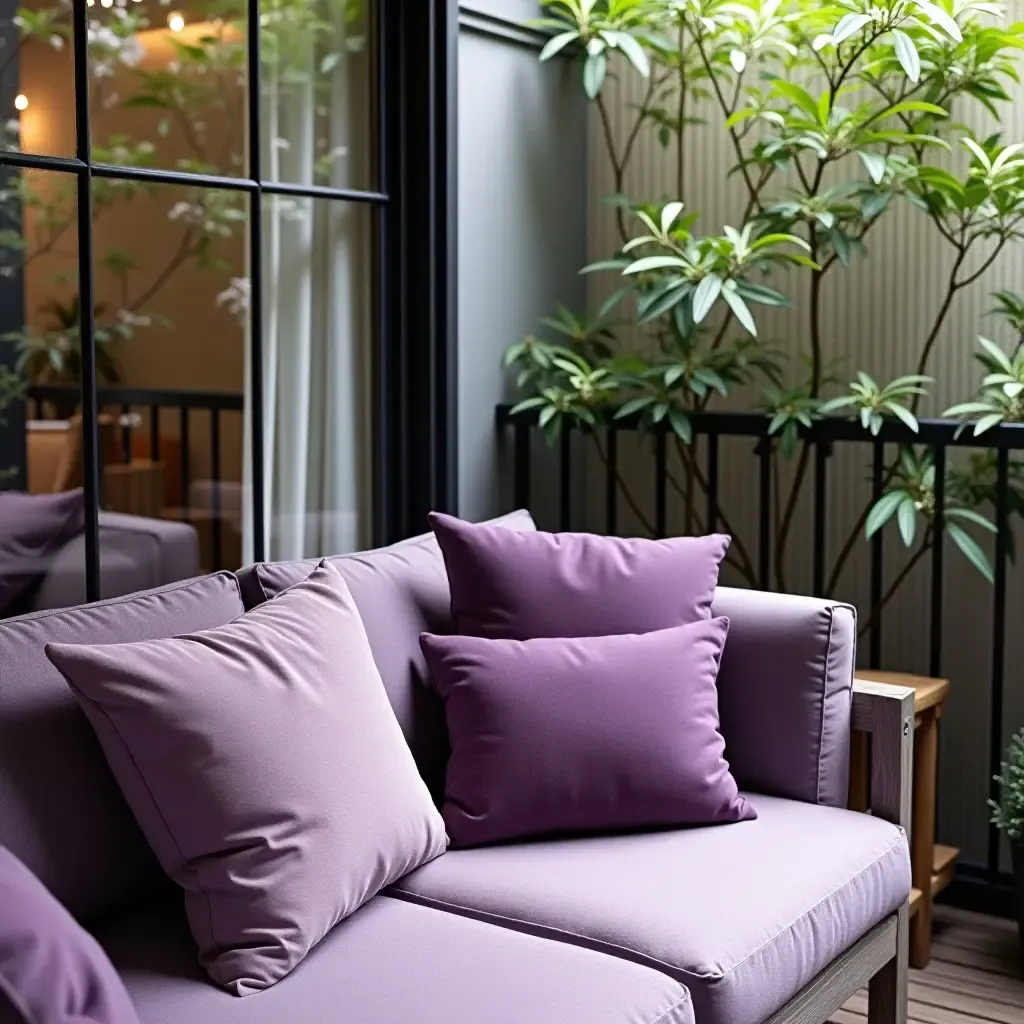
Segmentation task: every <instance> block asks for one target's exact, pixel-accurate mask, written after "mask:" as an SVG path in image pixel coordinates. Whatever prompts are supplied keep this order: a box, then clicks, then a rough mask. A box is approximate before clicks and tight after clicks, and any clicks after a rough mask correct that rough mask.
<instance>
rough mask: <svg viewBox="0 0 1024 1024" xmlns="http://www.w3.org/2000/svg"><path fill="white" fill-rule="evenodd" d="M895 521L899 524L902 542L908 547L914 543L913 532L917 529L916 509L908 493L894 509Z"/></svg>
mask: <svg viewBox="0 0 1024 1024" xmlns="http://www.w3.org/2000/svg"><path fill="white" fill-rule="evenodd" d="M896 522H897V524H898V525H899V528H900V536H901V537H902V538H903V543H904V544H905V545H906V546H907V547H908V548H909V547H910V545H911V544H913V543H914V533H915V531H916V529H917V509H916V507H915V506H914V500H913V498H911V497H910V495H909V494H908V495H907V496H906V500H905V501H903V502H901V503H900V505H899V506H898V507H897V509H896Z"/></svg>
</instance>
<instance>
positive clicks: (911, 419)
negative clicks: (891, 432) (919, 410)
mask: <svg viewBox="0 0 1024 1024" xmlns="http://www.w3.org/2000/svg"><path fill="white" fill-rule="evenodd" d="M885 407H886V409H888V410H889V412H891V413H892V414H893V415H894V416H896V417H897V418H898V419H900V420H902V421H903V422H904V423H905V424H906V425H907V427H909V428H910V429H911V430H912V431H913V432H914V433H915V434H916V433H917V417H916V416H915V415H914V414H913V413H912V412H911V411H910V410H909V409H907V408H906V407H905V406H902V405H900V404H899V402H886V403H885Z"/></svg>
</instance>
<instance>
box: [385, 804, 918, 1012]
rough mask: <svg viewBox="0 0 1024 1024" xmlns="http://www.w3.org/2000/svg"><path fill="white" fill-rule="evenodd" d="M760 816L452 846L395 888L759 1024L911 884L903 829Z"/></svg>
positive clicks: (787, 809)
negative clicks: (601, 958) (608, 958)
mask: <svg viewBox="0 0 1024 1024" xmlns="http://www.w3.org/2000/svg"><path fill="white" fill-rule="evenodd" d="M749 799H750V800H751V802H752V803H753V804H754V806H755V808H756V809H757V815H758V816H757V820H756V821H744V822H741V823H739V824H737V825H732V826H730V827H729V828H692V829H682V830H674V831H663V832H650V833H644V834H637V835H628V836H622V835H620V836H610V837H595V838H581V839H562V840H557V841H554V840H552V841H548V842H532V843H520V844H510V845H505V846H489V847H480V848H478V849H473V850H455V851H450V852H449V853H448V854H446V855H445V856H444V857H441V858H439V859H438V860H437V861H435V862H434V863H433V864H428V865H427V866H426V867H424V868H421V869H420V870H419V871H415V872H413V873H412V874H411V875H409V876H408V877H406V878H403V879H402V880H401V882H399V883H398V884H397V885H396V886H395V887H394V888H393V889H392V890H391V891H392V892H396V893H401V894H403V895H404V896H405V897H406V898H408V899H410V900H414V901H419V902H421V903H424V904H429V905H432V906H436V907H443V908H445V909H448V910H453V911H456V912H458V913H464V914H468V915H470V916H475V917H479V918H483V919H486V920H488V921H492V922H498V923H502V924H505V925H506V926H507V927H510V928H520V929H526V930H529V931H531V932H533V933H536V934H540V935H547V936H549V937H551V938H553V939H557V940H559V941H562V942H573V943H579V944H581V945H585V946H588V947H591V948H594V949H598V950H602V951H605V952H608V953H610V954H612V955H615V956H621V957H624V958H625V959H628V960H633V961H636V962H639V963H644V964H647V965H649V966H651V967H655V968H657V969H659V970H662V971H664V972H666V973H667V974H669V975H671V976H672V977H674V978H675V979H676V980H678V981H680V982H681V983H682V984H684V985H685V986H686V987H687V988H688V989H689V990H690V994H691V996H692V998H693V1006H694V1013H695V1015H696V1018H697V1021H698V1022H699V1024H761V1022H762V1021H764V1020H765V1019H766V1018H767V1017H769V1016H770V1015H771V1014H772V1013H774V1012H775V1011H776V1010H777V1009H779V1008H780V1007H781V1006H783V1005H785V1003H786V1002H788V1000H789V999H791V998H792V997H793V996H794V995H795V994H796V993H797V992H798V991H799V990H800V989H801V988H803V987H804V986H805V985H807V984H808V983H809V982H810V981H811V980H812V979H813V978H814V977H815V976H816V975H817V974H818V973H819V972H820V971H821V970H822V969H823V968H824V967H826V966H827V965H828V964H829V963H830V962H831V961H832V960H833V959H834V958H835V957H836V956H838V955H839V953H841V952H842V951H843V950H844V949H846V948H847V947H848V946H850V945H851V944H852V943H853V942H855V941H856V940H857V939H858V938H859V937H860V936H861V935H863V934H864V933H865V932H866V931H868V930H869V929H870V928H872V927H873V926H874V925H875V924H877V923H878V922H879V921H881V920H883V919H884V918H885V917H886V916H888V915H889V914H890V913H892V912H893V911H894V910H895V909H896V908H897V907H898V906H899V905H900V904H902V903H903V902H904V901H905V900H906V899H907V897H908V895H909V893H910V856H909V852H908V848H907V840H906V836H905V835H904V833H903V832H902V831H901V830H900V829H898V828H896V827H895V826H893V825H890V824H888V823H887V822H884V821H881V820H879V819H876V818H872V817H870V816H869V815H864V814H855V813H853V812H852V811H844V810H838V809H835V808H832V807H821V806H817V805H814V804H807V803H801V802H798V801H791V800H782V799H778V798H775V797H764V796H751V797H749Z"/></svg>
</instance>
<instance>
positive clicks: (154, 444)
mask: <svg viewBox="0 0 1024 1024" xmlns="http://www.w3.org/2000/svg"><path fill="white" fill-rule="evenodd" d="M149 457H150V459H151V460H152V461H153V462H159V461H160V406H159V405H151V406H150V407H149Z"/></svg>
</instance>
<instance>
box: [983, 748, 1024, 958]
mask: <svg viewBox="0 0 1024 1024" xmlns="http://www.w3.org/2000/svg"><path fill="white" fill-rule="evenodd" d="M995 780H996V782H998V783H999V800H998V802H997V801H995V800H990V801H989V803H990V804H991V806H992V823H993V824H994V825H995V826H996V828H998V829H999V831H1000V832H1002V833H1003V835H1005V836H1006V838H1007V839H1008V840H1009V841H1010V852H1011V854H1012V857H1013V887H1014V897H1015V898H1014V902H1015V905H1016V910H1017V924H1018V926H1019V927H1020V935H1021V968H1022V969H1024V729H1021V731H1020V732H1018V733H1017V734H1016V735H1015V736H1014V737H1013V738H1012V739H1011V740H1010V744H1009V746H1008V747H1007V748H1006V759H1005V760H1004V761H1003V766H1002V772H1001V773H1000V774H999V775H997V776H996V777H995Z"/></svg>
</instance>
